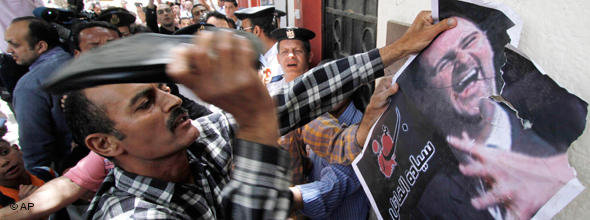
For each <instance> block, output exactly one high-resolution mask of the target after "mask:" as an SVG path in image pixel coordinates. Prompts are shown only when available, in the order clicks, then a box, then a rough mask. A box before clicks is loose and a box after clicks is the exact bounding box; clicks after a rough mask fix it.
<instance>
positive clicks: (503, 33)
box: [404, 0, 514, 91]
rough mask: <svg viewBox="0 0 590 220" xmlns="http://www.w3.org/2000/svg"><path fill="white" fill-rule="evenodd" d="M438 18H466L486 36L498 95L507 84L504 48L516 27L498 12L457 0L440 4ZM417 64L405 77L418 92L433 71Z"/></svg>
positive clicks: (446, 0) (410, 68)
mask: <svg viewBox="0 0 590 220" xmlns="http://www.w3.org/2000/svg"><path fill="white" fill-rule="evenodd" d="M443 2H444V3H443ZM439 14H440V19H441V20H442V19H445V18H449V17H453V16H456V17H461V18H465V19H467V20H469V21H471V22H472V23H473V24H475V26H476V27H477V28H479V29H480V30H481V31H482V32H483V33H484V34H485V35H486V37H487V39H488V41H489V42H490V46H491V48H492V51H493V54H494V55H493V56H494V57H493V63H494V68H495V71H496V73H495V76H496V91H500V88H502V85H503V84H504V83H503V79H502V72H501V71H502V66H503V64H504V63H505V62H506V56H505V54H504V47H505V46H506V44H508V43H510V36H508V33H507V30H508V29H509V28H510V27H512V26H514V23H513V22H512V21H511V20H510V18H508V17H507V16H506V15H504V13H502V12H501V11H499V10H497V9H493V8H488V7H484V6H479V5H475V4H471V3H467V2H460V1H455V0H440V3H439ZM417 61H418V60H415V61H414V62H412V63H411V64H410V65H409V66H408V67H407V68H406V72H408V71H411V73H412V74H404V75H409V76H408V77H409V79H410V80H411V81H412V85H413V86H414V88H415V89H417V90H422V89H424V88H426V86H427V85H426V78H425V77H427V75H430V74H431V73H430V71H432V70H429V69H428V68H426V67H424V66H423V65H420V62H417ZM415 73H420V74H415Z"/></svg>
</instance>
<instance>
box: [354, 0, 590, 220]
mask: <svg viewBox="0 0 590 220" xmlns="http://www.w3.org/2000/svg"><path fill="white" fill-rule="evenodd" d="M473 2H474V1H470V2H466V1H454V0H453V1H451V0H439V1H436V4H433V5H434V6H433V10H434V11H435V13H433V14H437V15H439V16H440V18H441V19H443V18H448V17H454V18H455V19H456V20H457V27H455V28H453V29H451V30H448V31H446V32H444V33H442V34H441V35H440V36H438V38H437V39H436V40H434V41H433V42H432V44H431V45H430V46H429V47H428V48H426V49H425V50H423V51H422V52H421V53H420V54H419V55H418V56H416V57H415V58H414V59H410V60H409V61H408V63H407V64H406V65H405V67H404V68H403V69H402V70H401V71H400V73H401V75H400V76H399V78H398V81H397V82H398V84H399V85H400V91H399V92H398V94H396V95H394V96H392V97H391V103H390V106H389V108H388V109H387V111H386V112H385V113H384V114H383V115H382V117H381V118H380V119H379V120H378V121H377V122H376V124H375V125H374V127H373V129H372V130H371V132H370V135H369V138H367V143H365V148H364V150H363V153H362V154H361V155H360V156H358V157H357V159H356V160H355V163H354V166H355V171H356V172H357V175H358V176H359V179H360V180H361V183H362V184H363V188H364V189H365V192H366V193H367V195H368V196H369V199H370V200H371V203H372V205H373V208H374V209H375V210H378V216H380V217H381V218H388V219H389V218H391V219H400V218H401V219H408V218H444V219H457V218H459V219H511V218H518V219H521V218H525V219H526V218H531V217H533V216H536V217H541V218H550V217H552V216H553V215H554V214H555V213H557V212H558V211H559V210H560V209H561V208H563V207H564V206H565V205H566V204H567V203H568V202H569V201H571V199H573V198H574V197H575V196H576V195H577V194H578V193H579V192H581V191H582V190H583V186H581V184H580V183H579V181H577V179H576V178H575V171H574V170H573V169H572V168H571V167H569V164H568V161H567V155H566V151H567V148H568V147H569V145H570V144H571V142H572V141H574V140H575V139H577V137H578V136H579V135H580V134H581V133H582V131H583V130H584V126H585V117H586V114H587V110H586V108H587V104H586V103H585V102H584V101H582V100H580V99H579V98H577V97H576V96H574V95H572V94H569V93H568V92H567V91H565V90H564V89H562V88H560V87H559V86H558V85H557V84H555V83H554V82H553V81H552V80H550V79H549V78H548V77H547V76H545V75H542V73H541V72H540V71H539V70H538V68H536V66H535V65H534V64H533V63H532V62H531V61H530V60H528V59H527V58H526V57H524V56H523V55H521V54H519V53H518V52H517V51H516V50H514V49H507V48H505V46H506V45H507V44H508V43H510V42H512V44H513V45H517V42H518V40H517V39H518V38H517V36H518V34H519V30H520V27H521V25H520V21H519V20H518V19H517V18H516V17H517V16H514V15H513V13H512V12H510V11H509V10H506V8H505V7H503V6H498V5H494V7H495V8H490V7H489V6H490V5H489V4H487V5H486V6H488V7H486V6H482V5H477V4H473ZM511 27H513V28H511ZM514 27H516V28H514ZM515 29H516V31H515ZM509 34H511V35H510V36H509ZM515 36H516V37H515ZM510 37H512V40H511V38H510ZM515 39H516V40H515ZM515 110H516V111H517V112H518V115H517V114H516V113H515ZM557 198H561V200H559V199H557Z"/></svg>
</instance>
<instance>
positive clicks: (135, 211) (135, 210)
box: [92, 191, 180, 219]
mask: <svg viewBox="0 0 590 220" xmlns="http://www.w3.org/2000/svg"><path fill="white" fill-rule="evenodd" d="M95 199H97V198H95ZM98 199H99V201H98V207H100V208H98V210H97V211H96V212H94V213H92V219H113V218H119V219H178V218H180V217H179V216H178V214H179V213H175V212H173V211H172V210H171V209H169V208H168V207H165V206H162V205H160V204H156V203H153V202H151V201H147V200H145V199H143V198H141V197H137V196H134V195H130V194H127V193H124V192H112V191H111V192H109V193H105V194H102V195H101V196H100V197H99V198H98Z"/></svg>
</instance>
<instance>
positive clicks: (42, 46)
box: [35, 41, 49, 54]
mask: <svg viewBox="0 0 590 220" xmlns="http://www.w3.org/2000/svg"><path fill="white" fill-rule="evenodd" d="M48 47H49V45H48V44H47V42H45V41H39V42H37V44H35V50H36V51H37V53H38V54H42V53H45V51H47V49H48Z"/></svg>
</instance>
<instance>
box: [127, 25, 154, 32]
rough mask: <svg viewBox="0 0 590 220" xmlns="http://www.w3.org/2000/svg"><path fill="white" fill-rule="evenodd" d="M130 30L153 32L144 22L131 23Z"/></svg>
mask: <svg viewBox="0 0 590 220" xmlns="http://www.w3.org/2000/svg"><path fill="white" fill-rule="evenodd" d="M129 32H131V34H138V33H153V31H152V30H151V29H150V28H149V27H147V26H145V25H143V24H131V25H130V26H129Z"/></svg>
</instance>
